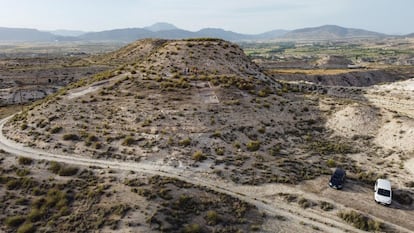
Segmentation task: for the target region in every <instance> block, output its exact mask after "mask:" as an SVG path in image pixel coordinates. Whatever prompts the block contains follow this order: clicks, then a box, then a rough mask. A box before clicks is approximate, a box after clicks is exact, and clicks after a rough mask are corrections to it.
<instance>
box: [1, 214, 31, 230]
mask: <svg viewBox="0 0 414 233" xmlns="http://www.w3.org/2000/svg"><path fill="white" fill-rule="evenodd" d="M25 220H26V218H25V217H24V216H21V215H17V216H11V217H8V218H6V220H4V223H5V224H6V226H8V227H13V228H15V227H18V226H20V225H22V223H23V222H24V221H25Z"/></svg>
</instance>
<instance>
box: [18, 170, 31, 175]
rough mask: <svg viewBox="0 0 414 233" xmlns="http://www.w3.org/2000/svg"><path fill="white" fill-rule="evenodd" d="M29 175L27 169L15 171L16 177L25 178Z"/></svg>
mask: <svg viewBox="0 0 414 233" xmlns="http://www.w3.org/2000/svg"><path fill="white" fill-rule="evenodd" d="M29 174H30V170H28V169H17V170H16V175H18V176H27V175H29Z"/></svg>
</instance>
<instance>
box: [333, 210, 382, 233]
mask: <svg viewBox="0 0 414 233" xmlns="http://www.w3.org/2000/svg"><path fill="white" fill-rule="evenodd" d="M338 216H339V217H340V218H342V219H343V220H345V221H346V222H347V223H349V224H351V225H352V226H354V227H355V228H358V229H361V230H364V231H375V232H378V231H383V230H384V228H385V226H384V224H383V223H382V222H379V221H376V220H373V219H371V218H370V217H367V216H365V215H363V214H361V213H358V212H356V211H353V210H351V211H341V212H339V213H338Z"/></svg>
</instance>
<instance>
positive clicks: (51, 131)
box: [50, 126, 63, 134]
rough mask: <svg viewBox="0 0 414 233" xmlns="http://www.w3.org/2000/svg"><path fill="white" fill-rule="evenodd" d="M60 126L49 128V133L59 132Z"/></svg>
mask: <svg viewBox="0 0 414 233" xmlns="http://www.w3.org/2000/svg"><path fill="white" fill-rule="evenodd" d="M62 129H63V128H62V127H60V126H56V127H53V128H52V129H51V130H50V133H51V134H56V133H60V131H62Z"/></svg>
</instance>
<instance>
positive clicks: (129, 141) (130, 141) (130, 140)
mask: <svg viewBox="0 0 414 233" xmlns="http://www.w3.org/2000/svg"><path fill="white" fill-rule="evenodd" d="M134 144H135V139H134V138H133V137H131V136H128V137H126V138H125V139H124V141H123V142H122V145H123V146H132V145H134Z"/></svg>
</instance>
